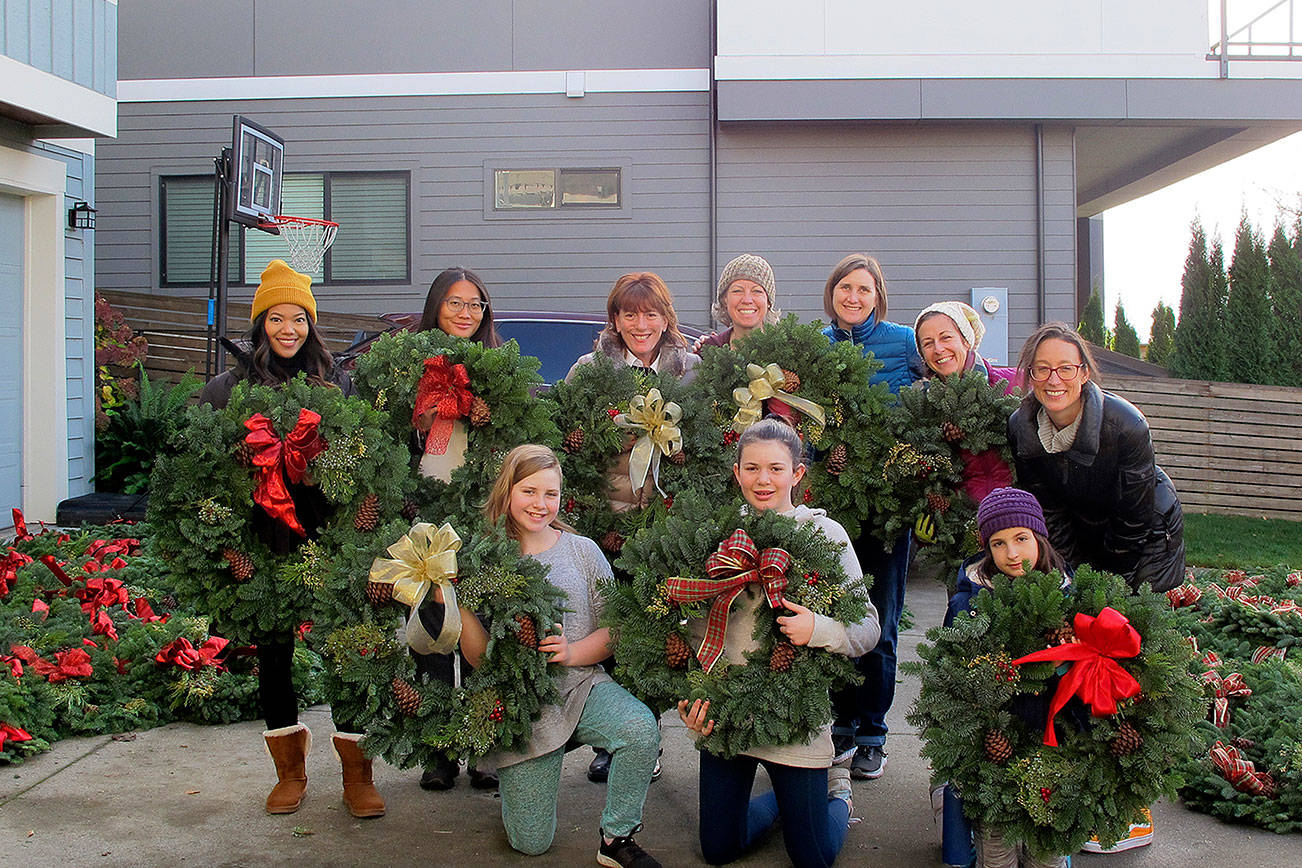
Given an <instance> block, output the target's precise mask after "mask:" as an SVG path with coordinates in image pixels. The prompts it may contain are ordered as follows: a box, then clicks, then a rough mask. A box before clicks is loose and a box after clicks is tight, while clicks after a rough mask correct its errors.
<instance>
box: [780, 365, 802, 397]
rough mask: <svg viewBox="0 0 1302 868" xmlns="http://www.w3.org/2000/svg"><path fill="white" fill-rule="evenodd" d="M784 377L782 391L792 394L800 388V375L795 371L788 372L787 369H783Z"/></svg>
mask: <svg viewBox="0 0 1302 868" xmlns="http://www.w3.org/2000/svg"><path fill="white" fill-rule="evenodd" d="M782 377H783V381H782V391H784V392H786V393H788V394H791V393H792V392H795V391H796V390H797V389H799V388H800V375H799V374H797V373H796V372H795V371H788V370H787V369H786V368H783V369H782Z"/></svg>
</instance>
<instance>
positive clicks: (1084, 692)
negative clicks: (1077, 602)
mask: <svg viewBox="0 0 1302 868" xmlns="http://www.w3.org/2000/svg"><path fill="white" fill-rule="evenodd" d="M1072 628H1073V629H1074V630H1075V632H1076V638H1077V639H1078V640H1079V641H1077V642H1071V643H1068V644H1066V645H1058V646H1057V647H1054V648H1046V649H1044V650H1043V651H1036V652H1034V653H1031V654H1027V655H1026V656H1024V657H1019V658H1017V659H1016V660H1014V661H1013V663H1014V664H1021V663H1034V662H1036V661H1040V660H1053V661H1068V660H1073V661H1075V662H1074V663H1072V667H1071V668H1070V669H1068V670H1067V674H1066V675H1064V676H1063V677H1062V680H1061V681H1059V682H1058V689H1057V691H1055V692H1054V694H1053V699H1052V701H1050V703H1049V719H1048V720H1047V721H1045V724H1044V743H1045V744H1046V745H1048V746H1049V747H1057V746H1058V736H1057V734H1056V733H1055V732H1054V731H1053V718H1054V717H1055V716H1056V715H1057V714H1058V712H1059V711H1061V710H1062V707H1063V706H1064V705H1066V704H1067V701H1068V700H1069V699H1071V698H1072V696H1073V695H1077V694H1079V696H1080V698H1081V699H1082V700H1084V701H1085V703H1086V704H1087V705H1089V707H1090V712H1091V713H1092V714H1093V715H1094V716H1095V717H1104V716H1106V715H1109V714H1116V713H1117V700H1118V699H1129V698H1130V697H1132V696H1138V695H1139V682H1138V681H1136V680H1135V676H1133V675H1131V674H1130V673H1129V672H1127V671H1126V670H1125V669H1122V668H1121V664H1119V663H1117V661H1116V660H1115V659H1114V658H1117V657H1134V656H1135V655H1137V654H1138V653H1139V647H1140V638H1139V633H1138V632H1136V630H1135V628H1134V627H1132V626H1130V621H1128V620H1127V619H1126V616H1125V615H1123V614H1121V613H1120V612H1118V611H1117V610H1116V609H1114V608H1112V607H1111V606H1108V607H1106V608H1105V609H1104V610H1103V611H1102V612H1099V614H1098V617H1094V616H1092V615H1086V614H1085V613H1084V612H1078V613H1076V618H1075V619H1074V623H1073V627H1072Z"/></svg>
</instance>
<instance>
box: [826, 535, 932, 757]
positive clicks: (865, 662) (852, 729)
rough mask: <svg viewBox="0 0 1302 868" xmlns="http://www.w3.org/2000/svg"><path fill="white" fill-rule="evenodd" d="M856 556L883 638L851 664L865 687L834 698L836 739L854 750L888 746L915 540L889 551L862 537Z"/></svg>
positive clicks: (905, 539) (910, 537) (902, 539)
mask: <svg viewBox="0 0 1302 868" xmlns="http://www.w3.org/2000/svg"><path fill="white" fill-rule="evenodd" d="M854 551H855V554H856V555H857V556H858V558H859V564H860V565H861V566H862V567H863V571H864V573H865V574H866V575H871V576H872V577H873V586H872V588H871V589H870V590H869V592H868V596H869V597H870V598H871V599H872V601H873V605H874V606H876V607H877V616H878V617H879V618H880V619H881V625H882V638H881V639H880V640H878V642H877V647H876V648H874V649H873V650H871V651H869V652H868V653H867V654H865V655H864V656H862V657H860V658H858V659H857V660H855V662H854V663H855V667H856V668H857V669H858V670H859V672H860V674H861V675H863V677H864V680H863V684H859V685H855V686H853V687H847V688H845V689H843V690H839V691H837V692H836V693H834V694H832V708H833V710H834V711H835V712H836V720H835V722H834V723H833V725H832V733H833V734H834V735H853V736H854V740H855V743H856V744H860V745H877V746H878V747H881V746H882V745H885V744H886V732H887V730H886V712H888V711H890V709H891V703H892V702H894V701H895V664H896V659H895V658H896V653H895V649H896V645H897V644H898V642H899V636H900V613H901V612H902V611H904V586H905V584H906V582H907V581H908V577H909V562H910V561H912V560H913V534H912V533H905V534H904V535H903V536H901V537H900V538H899V539H897V540H896V541H895V544H894V545H893V546H892V547H891V548H890V549H889V550H887V549H885V548H883V546H882V543H881V541H880V540H879V539H877V538H876V537H874V536H873V535H872V534H871V533H869V532H867V531H865V532H864V533H863V534H862V535H861V536H860V537H859V538H858V539H857V540H855V541H854Z"/></svg>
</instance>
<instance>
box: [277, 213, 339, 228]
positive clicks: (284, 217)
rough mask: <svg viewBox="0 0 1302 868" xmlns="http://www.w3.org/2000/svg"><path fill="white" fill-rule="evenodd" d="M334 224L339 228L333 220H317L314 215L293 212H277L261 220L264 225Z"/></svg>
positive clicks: (326, 225)
mask: <svg viewBox="0 0 1302 868" xmlns="http://www.w3.org/2000/svg"><path fill="white" fill-rule="evenodd" d="M295 224H297V225H300V226H325V227H328V226H334V227H335V228H336V229H337V228H339V224H338V223H336V222H335V221H333V220H319V219H317V218H315V217H295V216H294V215H293V214H277V215H275V216H274V217H268V218H267V219H266V220H264V221H263V225H264V226H293V225H295Z"/></svg>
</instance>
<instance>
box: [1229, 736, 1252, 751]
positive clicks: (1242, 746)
mask: <svg viewBox="0 0 1302 868" xmlns="http://www.w3.org/2000/svg"><path fill="white" fill-rule="evenodd" d="M1230 744H1232V745H1234V746H1235V747H1237V748H1238V749H1239V750H1252V749H1253V748H1254V747H1256V746H1257V743H1256V742H1255V741H1253V740H1252V739H1250V738H1243V737H1242V736H1240V737H1238V738H1235V739H1231V740H1230Z"/></svg>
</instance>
